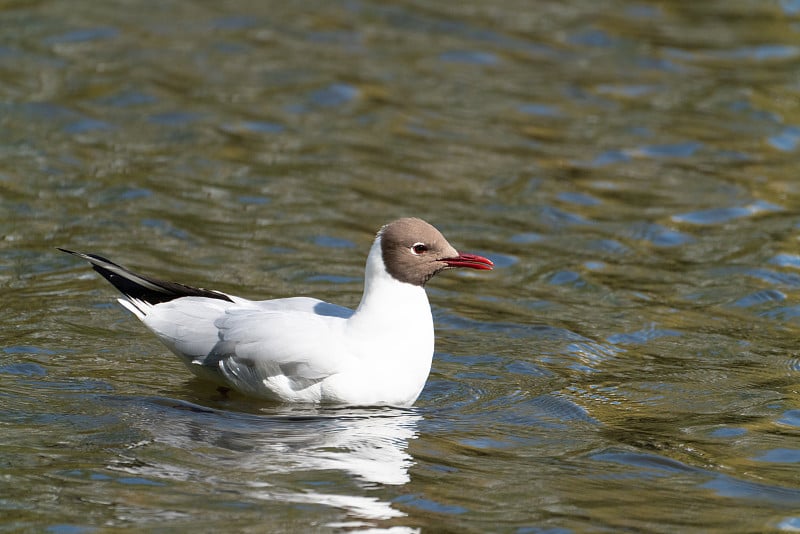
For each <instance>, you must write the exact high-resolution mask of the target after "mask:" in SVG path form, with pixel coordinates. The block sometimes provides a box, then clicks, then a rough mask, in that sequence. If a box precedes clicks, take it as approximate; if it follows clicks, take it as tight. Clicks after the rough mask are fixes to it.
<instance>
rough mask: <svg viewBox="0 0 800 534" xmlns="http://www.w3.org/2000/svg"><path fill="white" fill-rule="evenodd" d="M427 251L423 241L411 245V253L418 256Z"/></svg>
mask: <svg viewBox="0 0 800 534" xmlns="http://www.w3.org/2000/svg"><path fill="white" fill-rule="evenodd" d="M425 252H428V246H427V245H426V244H425V243H414V244H413V245H411V253H412V254H415V255H417V256H419V255H420V254H424V253H425Z"/></svg>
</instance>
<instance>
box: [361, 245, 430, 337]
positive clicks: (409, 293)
mask: <svg viewBox="0 0 800 534" xmlns="http://www.w3.org/2000/svg"><path fill="white" fill-rule="evenodd" d="M349 322H350V323H351V324H350V327H353V328H357V329H360V328H367V329H370V330H371V331H372V332H380V333H382V334H385V335H386V336H394V335H401V336H409V339H408V340H407V341H409V342H411V341H412V340H414V339H415V338H417V341H418V342H419V343H421V345H422V346H427V345H428V344H430V350H431V351H432V350H433V318H432V317H431V307H430V304H429V303H428V295H427V294H426V293H425V289H424V288H423V287H422V286H415V285H413V284H408V283H405V282H400V281H399V280H397V279H395V278H393V277H392V275H390V274H389V273H388V272H387V271H386V267H384V264H383V254H382V252H381V238H380V236H379V237H378V238H376V239H375V243H373V245H372V248H371V249H370V251H369V256H367V267H366V270H365V273H364V294H363V296H362V297H361V303H360V304H359V305H358V308H357V309H356V311H355V313H354V314H353V316H352V317H351V318H350V320H349ZM428 338H429V341H428ZM386 341H388V342H390V343H392V342H399V341H400V340H392V339H386Z"/></svg>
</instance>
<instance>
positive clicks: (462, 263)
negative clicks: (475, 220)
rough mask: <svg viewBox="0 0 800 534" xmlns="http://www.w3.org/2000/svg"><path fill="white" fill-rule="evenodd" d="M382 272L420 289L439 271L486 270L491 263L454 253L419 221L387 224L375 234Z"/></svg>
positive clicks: (453, 250) (442, 239)
mask: <svg viewBox="0 0 800 534" xmlns="http://www.w3.org/2000/svg"><path fill="white" fill-rule="evenodd" d="M378 239H379V240H380V246H381V255H382V257H383V265H384V267H385V268H386V271H387V272H388V273H389V274H390V275H391V276H392V277H393V278H395V279H397V280H399V281H401V282H406V283H409V284H413V285H417V286H424V285H425V282H427V281H428V280H430V279H431V277H432V276H434V275H435V274H436V273H438V272H439V271H443V270H445V269H453V268H456V267H469V268H471V269H481V270H490V269H491V268H492V266H493V265H494V264H493V263H492V262H491V260H489V259H487V258H484V257H483V256H478V255H476V254H467V253H463V252H458V251H457V250H456V249H455V248H453V246H452V245H451V244H450V243H448V242H447V239H445V238H444V236H443V235H442V233H441V232H440V231H439V230H437V229H436V228H434V227H433V226H431V225H430V224H428V223H426V222H425V221H423V220H422V219H417V218H411V217H408V218H404V219H398V220H396V221H393V222H390V223H389V224H387V225H386V226H384V227H383V228H381V230H380V232H378Z"/></svg>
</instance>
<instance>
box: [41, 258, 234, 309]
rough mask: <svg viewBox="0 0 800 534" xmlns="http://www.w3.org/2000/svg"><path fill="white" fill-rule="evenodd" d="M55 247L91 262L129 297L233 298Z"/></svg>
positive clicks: (155, 300) (151, 299) (163, 299)
mask: <svg viewBox="0 0 800 534" xmlns="http://www.w3.org/2000/svg"><path fill="white" fill-rule="evenodd" d="M56 248H57V249H58V250H60V251H62V252H66V253H67V254H72V255H73V256H77V257H79V258H82V259H84V260H86V261H88V262H89V263H91V264H92V269H94V270H95V271H97V272H98V273H100V275H101V276H102V277H103V278H105V279H106V280H108V282H110V283H111V285H113V286H114V287H116V288H117V289H118V290H119V292H120V293H122V294H123V295H125V296H126V297H128V298H133V299H139V300H142V301H144V302H147V303H149V304H159V303H162V302H169V301H170V300H174V299H177V298H181V297H205V298H211V299H218V300H226V301H228V302H233V300H232V299H231V298H230V297H229V296H228V295H226V294H225V293H220V292H219V291H213V290H210V289H202V288H197V287H192V286H187V285H184V284H178V283H176V282H167V281H164V280H159V279H157V278H152V277H150V276H144V275H140V274H136V273H134V272H133V271H130V270H129V269H127V268H125V267H123V266H122V265H119V264H117V263H114V262H113V261H111V260H109V259H107V258H104V257H103V256H100V255H98V254H85V253H83V252H75V251H74V250H69V249H66V248H61V247H56Z"/></svg>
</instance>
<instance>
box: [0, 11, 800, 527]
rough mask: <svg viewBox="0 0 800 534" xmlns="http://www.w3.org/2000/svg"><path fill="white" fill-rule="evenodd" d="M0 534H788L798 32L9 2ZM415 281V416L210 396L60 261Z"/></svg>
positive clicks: (216, 278)
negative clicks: (391, 259)
mask: <svg viewBox="0 0 800 534" xmlns="http://www.w3.org/2000/svg"><path fill="white" fill-rule="evenodd" d="M0 35H2V39H0V95H2V99H1V100H0V102H2V104H0V151H1V153H2V158H0V236H1V237H2V240H0V284H2V288H3V290H2V294H3V306H2V307H1V308H0V317H2V320H3V324H4V325H5V329H4V336H3V342H2V346H0V397H2V400H3V402H2V404H0V425H1V426H2V433H1V434H0V436H1V437H0V465H2V466H3V469H2V484H0V529H2V530H4V531H49V532H54V533H57V534H67V533H69V534H71V533H75V532H91V531H94V530H104V529H108V528H112V529H114V528H133V529H137V530H138V529H159V530H180V531H186V530H189V529H192V528H194V529H199V530H202V531H206V530H224V531H240V532H263V531H265V530H269V531H309V530H311V531H320V530H321V531H329V530H362V529H369V528H375V529H387V530H388V529H395V530H397V531H408V530H416V529H421V530H423V531H438V530H444V529H446V530H451V531H459V532H462V531H487V530H490V531H507V532H553V533H555V532H558V533H562V532H584V531H619V530H630V531H656V532H675V531H683V532H687V531H704V532H708V531H719V532H730V531H749V532H755V531H765V530H786V531H793V530H800V513H798V510H800V478H799V477H798V472H799V471H798V463H800V447H798V435H800V395H798V386H797V384H798V372H800V357H798V354H797V350H796V348H795V347H796V339H797V335H796V334H797V325H798V321H800V304H798V303H800V252H798V236H800V218H799V217H798V213H800V180H799V179H798V172H800V166H798V161H800V160H798V151H800V108H798V101H800V100H798V92H799V91H800V78H798V72H800V71H798V65H799V64H800V3H798V2H797V1H796V0H781V1H769V2H758V1H755V0H753V1H749V2H748V1H736V0H734V1H729V2H713V1H712V2H699V3H694V4H689V3H686V2H679V1H664V2H624V1H604V2H586V1H581V0H575V1H567V2H561V1H559V2H550V1H544V2H536V3H530V2H516V1H513V0H507V1H502V0H501V1H497V2H491V3H485V2H461V3H459V4H455V3H444V4H433V5H431V4H428V3H424V2H414V1H405V2H391V3H386V2H370V1H337V2H315V3H307V2H306V3H302V5H300V4H295V3H289V2H248V1H245V0H232V1H229V2H225V3H215V2H204V1H200V0H194V1H187V2H176V1H171V0H167V1H161V2H148V1H141V2H132V1H124V0H117V1H112V2H105V3H97V2H88V1H80V0H76V1H72V2H54V1H47V0H45V1H39V2H29V3H26V2H16V3H15V2H11V3H5V4H4V6H3V7H1V8H0ZM405 215H415V216H420V217H423V218H425V219H428V220H430V221H431V222H432V223H434V224H435V225H437V226H438V227H439V228H440V229H442V230H443V231H444V233H445V235H447V236H448V237H449V238H450V240H451V242H453V244H454V245H455V246H456V247H458V248H460V249H461V248H463V249H464V250H470V251H474V252H477V253H481V254H483V255H487V256H489V257H490V258H492V259H493V260H494V261H495V263H496V265H497V268H496V270H495V271H493V272H492V273H480V274H477V273H447V274H444V275H441V276H439V277H437V278H436V279H435V280H434V281H433V282H432V283H431V284H430V286H429V295H430V299H431V302H432V305H433V311H434V317H435V321H436V324H437V352H436V356H435V359H434V367H433V370H432V373H431V377H430V380H429V383H428V385H427V387H426V388H425V390H424V391H423V394H422V396H421V398H420V400H419V401H418V402H417V405H416V406H415V407H414V408H413V409H410V410H391V409H380V410H364V409H359V410H344V409H340V410H334V409H311V408H303V407H290V406H273V405H263V404H259V403H256V402H253V401H248V400H246V399H242V398H236V397H230V398H223V397H221V396H220V395H219V394H218V393H216V392H215V391H214V390H213V389H209V388H208V387H207V386H205V385H204V384H202V383H199V382H197V381H194V380H193V379H191V378H190V376H189V375H188V374H187V373H186V372H185V370H184V369H183V367H182V365H181V364H180V363H179V362H178V361H177V360H175V359H174V358H172V357H170V356H169V355H168V354H166V350H165V349H164V348H163V347H162V346H161V345H159V343H158V342H157V341H155V339H154V338H153V337H152V336H151V335H149V334H148V333H147V332H146V331H145V330H144V328H143V327H142V326H141V325H140V324H139V323H138V322H137V321H136V320H135V319H134V318H132V317H131V316H129V315H128V314H127V313H126V312H125V311H124V310H122V309H120V308H119V307H118V306H117V305H116V304H115V303H114V302H113V299H114V298H115V295H114V292H113V289H112V288H110V287H109V286H107V284H105V283H104V282H103V281H101V280H100V279H99V278H98V277H97V276H96V275H95V274H94V273H92V272H91V271H89V270H88V269H87V268H86V266H85V265H80V264H77V263H76V262H75V261H74V258H71V257H68V256H66V255H63V254H60V253H58V252H57V251H56V250H55V248H54V247H56V246H69V247H72V248H77V249H79V250H87V251H93V252H97V253H101V254H104V255H107V256H109V257H111V258H114V259H116V260H118V261H120V262H122V263H124V264H126V265H129V266H131V267H134V268H137V269H140V270H143V271H145V272H149V273H152V274H154V275H158V276H161V277H164V278H171V279H175V280H178V281H183V282H185V283H190V284H195V285H201V286H205V287H214V288H217V289H220V290H223V291H228V292H232V293H236V294H241V295H242V296H247V297H251V298H270V297H282V296H289V295H296V294H303V295H314V296H317V297H320V298H324V299H327V300H332V301H335V302H337V303H341V304H344V305H350V306H353V305H355V304H357V302H358V299H359V297H360V290H361V276H362V268H363V263H364V259H365V255H366V251H367V249H368V247H369V244H370V242H371V239H372V236H373V235H374V232H375V231H376V229H377V228H378V227H379V226H380V225H381V224H383V223H384V222H387V221H388V220H390V219H392V218H394V217H398V216H405Z"/></svg>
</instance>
